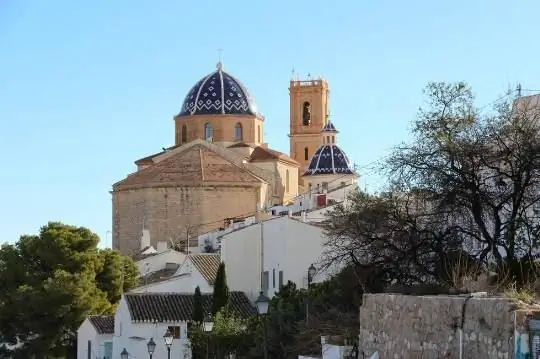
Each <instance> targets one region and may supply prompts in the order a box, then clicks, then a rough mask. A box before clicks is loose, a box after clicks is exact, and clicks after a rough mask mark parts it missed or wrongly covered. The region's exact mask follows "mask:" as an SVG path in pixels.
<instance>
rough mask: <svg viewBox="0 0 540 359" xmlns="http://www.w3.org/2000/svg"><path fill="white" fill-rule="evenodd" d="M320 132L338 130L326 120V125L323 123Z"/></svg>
mask: <svg viewBox="0 0 540 359" xmlns="http://www.w3.org/2000/svg"><path fill="white" fill-rule="evenodd" d="M322 132H338V130H337V129H336V126H334V124H333V123H332V122H331V121H328V122H327V123H326V125H324V127H323V129H322Z"/></svg>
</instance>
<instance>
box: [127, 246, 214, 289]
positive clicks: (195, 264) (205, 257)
mask: <svg viewBox="0 0 540 359" xmlns="http://www.w3.org/2000/svg"><path fill="white" fill-rule="evenodd" d="M157 256H158V255H156V256H155V257H157ZM165 264H166V267H165V268H163V269H161V270H159V271H156V272H152V273H150V274H148V275H147V276H144V277H142V278H141V284H142V285H141V286H140V287H138V288H135V289H133V290H132V291H131V292H132V293H143V292H149V293H193V292H194V291H195V288H197V286H198V287H199V288H200V290H201V293H212V292H213V291H214V281H215V279H216V275H217V271H218V268H219V265H220V264H221V258H220V255H219V254H215V253H198V254H189V255H187V256H185V260H184V261H183V263H181V264H176V263H170V262H166V263H165Z"/></svg>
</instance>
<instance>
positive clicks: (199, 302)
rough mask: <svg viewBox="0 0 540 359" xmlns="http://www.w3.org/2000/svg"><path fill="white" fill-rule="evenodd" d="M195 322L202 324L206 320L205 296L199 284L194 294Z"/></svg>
mask: <svg viewBox="0 0 540 359" xmlns="http://www.w3.org/2000/svg"><path fill="white" fill-rule="evenodd" d="M192 319H193V322H195V323H197V324H201V323H202V322H203V320H204V308H203V297H202V294H201V288H199V286H197V288H195V294H194V295H193V317H192Z"/></svg>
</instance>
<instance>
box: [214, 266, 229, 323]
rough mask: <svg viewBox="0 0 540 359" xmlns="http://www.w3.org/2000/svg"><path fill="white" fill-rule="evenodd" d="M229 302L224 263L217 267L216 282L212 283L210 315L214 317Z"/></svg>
mask: <svg viewBox="0 0 540 359" xmlns="http://www.w3.org/2000/svg"><path fill="white" fill-rule="evenodd" d="M228 302H229V287H228V286H227V277H226V274H225V263H223V262H221V264H220V265H219V268H218V271H217V274H216V280H215V282H214V294H213V295H212V315H216V313H217V312H219V311H220V310H221V309H222V308H223V307H226V306H227V304H228Z"/></svg>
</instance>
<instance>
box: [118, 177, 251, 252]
mask: <svg viewBox="0 0 540 359" xmlns="http://www.w3.org/2000/svg"><path fill="white" fill-rule="evenodd" d="M258 198H259V195H258V189H257V188H254V187H244V186H238V187H233V186H228V187H225V186H201V187H187V186H186V187H170V188H167V187H165V188H142V189H133V190H126V191H119V192H113V199H112V200H113V248H115V249H118V250H119V251H120V252H121V253H123V254H125V255H133V254H135V253H136V252H137V250H138V249H139V248H140V238H141V235H142V229H143V223H144V228H145V229H147V230H149V231H150V238H151V244H152V245H153V246H154V247H155V246H156V244H157V241H158V240H168V239H169V238H171V239H175V238H182V239H184V238H186V237H187V236H189V238H192V237H195V238H196V236H197V234H201V233H206V232H208V231H212V230H215V229H217V228H219V227H222V226H223V225H224V219H225V218H232V217H238V216H246V215H253V214H254V213H255V212H256V210H257V203H258ZM188 233H189V234H188Z"/></svg>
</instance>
